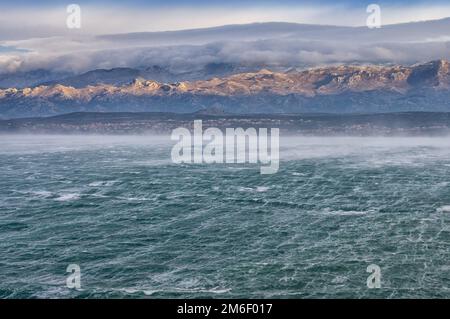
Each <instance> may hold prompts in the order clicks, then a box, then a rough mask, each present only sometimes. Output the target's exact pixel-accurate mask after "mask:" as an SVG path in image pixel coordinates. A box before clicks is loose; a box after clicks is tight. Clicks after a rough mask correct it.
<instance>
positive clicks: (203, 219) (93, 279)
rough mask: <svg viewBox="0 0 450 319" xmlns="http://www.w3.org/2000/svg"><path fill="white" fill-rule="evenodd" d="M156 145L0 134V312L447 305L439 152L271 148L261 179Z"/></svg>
mask: <svg viewBox="0 0 450 319" xmlns="http://www.w3.org/2000/svg"><path fill="white" fill-rule="evenodd" d="M172 146H173V142H172V141H170V139H169V138H168V137H165V136H145V135H140V136H95V135H85V136H83V135H66V136H59V135H1V136H0V167H1V174H0V298H183V299H188V298H450V138H446V137H302V136H298V137H289V138H282V140H281V148H280V167H279V171H278V172H277V173H276V174H271V175H262V174H261V173H260V165H259V164H186V163H185V164H175V163H173V162H172V160H171V148H172ZM70 265H72V266H71V267H72V268H70V267H69V266H70ZM73 265H76V267H78V270H79V271H78V272H76V273H75V275H77V276H78V277H77V278H78V280H79V285H78V286H76V287H74V286H73V285H72V286H71V285H70V284H71V283H72V284H73V282H72V281H71V280H72V279H73V275H74V273H73V272H71V271H70V269H73ZM369 266H372V268H370V267H369ZM373 267H376V269H378V270H379V271H378V273H377V276H378V277H377V278H378V279H379V286H376V287H374V286H373V285H370V284H369V283H368V281H369V282H371V278H372V279H373V277H371V276H373V272H372V271H371V269H373ZM68 270H69V271H68Z"/></svg>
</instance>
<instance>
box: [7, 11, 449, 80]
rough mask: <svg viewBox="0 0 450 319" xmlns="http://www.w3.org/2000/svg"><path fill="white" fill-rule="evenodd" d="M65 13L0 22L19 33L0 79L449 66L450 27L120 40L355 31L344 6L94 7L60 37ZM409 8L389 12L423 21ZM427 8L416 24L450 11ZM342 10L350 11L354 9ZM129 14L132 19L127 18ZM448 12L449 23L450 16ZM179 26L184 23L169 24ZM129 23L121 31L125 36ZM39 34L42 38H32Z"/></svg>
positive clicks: (408, 26) (402, 26)
mask: <svg viewBox="0 0 450 319" xmlns="http://www.w3.org/2000/svg"><path fill="white" fill-rule="evenodd" d="M61 8H62V9H64V7H61ZM61 8H56V7H52V8H51V9H45V10H44V9H42V10H43V11H38V12H37V13H35V19H32V18H31V17H32V13H31V12H28V11H27V10H24V11H23V12H22V13H20V14H21V15H23V16H25V17H27V19H24V20H23V21H24V22H23V25H21V26H18V25H17V23H16V24H15V25H13V23H12V21H14V20H15V21H19V20H18V18H19V15H18V14H19V13H17V12H16V13H14V12H11V14H9V12H7V13H6V14H2V16H1V18H0V28H1V26H2V25H4V26H7V27H8V28H10V29H11V28H12V29H14V27H16V29H17V30H19V31H20V32H19V31H17V30H16V31H17V32H16V31H15V32H16V33H14V32H13V33H14V34H13V35H5V34H4V33H1V34H0V39H1V38H2V37H3V38H10V39H9V40H3V41H0V73H9V72H14V71H28V70H34V69H38V68H46V69H49V70H54V71H63V72H73V73H80V72H84V71H88V70H92V69H96V68H114V67H145V66H150V65H159V66H163V67H166V68H168V69H170V70H171V71H172V72H175V73H181V72H187V71H192V70H196V69H200V68H202V67H203V66H204V65H205V64H208V63H211V62H218V63H222V62H226V63H232V64H236V65H247V66H251V65H254V66H267V67H274V68H276V67H280V68H283V67H286V68H287V67H308V66H316V65H322V64H330V63H403V64H410V63H415V62H421V61H427V60H434V59H442V58H450V56H449V52H450V51H449V48H450V46H449V39H450V19H443V20H436V21H428V22H420V23H408V24H399V25H389V26H383V27H382V28H381V29H368V28H367V27H342V26H341V27H339V26H327V25H304V24H292V23H255V24H246V25H230V26H224V27H213V28H206V29H191V30H184V31H173V32H143V33H124V32H125V31H130V30H131V31H138V30H141V29H142V30H148V29H151V28H155V29H158V28H163V27H164V28H169V27H170V26H172V27H174V28H175V27H177V26H178V27H182V26H185V25H189V26H193V25H202V24H206V25H211V24H214V23H225V22H226V21H233V22H237V21H238V22H250V21H253V20H255V21H265V20H269V19H276V18H280V19H281V18H284V19H285V20H296V19H297V18H296V17H299V18H298V19H297V20H301V21H303V22H305V21H309V20H311V21H316V22H323V23H324V22H326V21H328V19H330V21H331V22H335V24H339V23H338V22H341V23H340V24H344V23H343V21H340V19H342V18H343V17H344V18H348V17H350V18H348V19H346V22H347V24H352V22H355V21H357V20H358V19H359V18H358V19H356V18H355V19H352V17H353V15H351V14H350V15H349V16H348V17H347V16H346V15H345V14H344V13H345V12H344V11H342V10H344V8H343V7H333V6H328V7H326V8H322V9H321V10H318V7H308V10H306V7H302V8H303V9H305V11H302V12H300V11H299V10H300V9H299V8H292V9H291V10H290V11H289V12H286V10H284V9H283V10H282V9H278V10H279V11H277V10H275V9H276V8H272V9H273V10H272V11H270V12H269V11H268V9H264V8H262V7H261V8H260V9H259V10H253V11H251V10H244V11H240V12H239V10H231V9H228V10H229V11H226V10H225V11H223V12H222V11H221V12H222V15H219V16H214V15H213V14H212V13H217V12H216V11H214V10H216V9H214V8H208V9H204V10H205V11H202V10H196V14H197V15H196V16H195V17H194V15H195V14H194V12H193V11H189V10H187V9H182V8H178V9H176V10H174V9H172V10H171V11H170V12H166V11H161V10H163V9H161V8H160V9H158V10H159V11H158V10H156V11H154V12H149V11H143V12H136V10H135V9H132V8H129V9H124V11H123V12H120V13H118V12H116V8H109V9H105V10H104V11H102V12H101V13H98V10H100V9H98V8H94V9H95V10H94V9H93V10H92V11H90V10H85V11H83V12H85V13H84V14H85V15H86V17H85V18H83V19H84V20H83V23H82V25H83V29H82V30H79V31H77V30H74V31H73V30H68V29H65V20H64V19H65V15H66V13H65V10H62V11H61ZM414 8H418V7H417V6H416V7H411V8H409V9H408V10H409V11H408V10H407V12H403V11H401V8H400V7H397V8H394V9H392V10H393V11H392V12H396V13H397V14H398V16H397V19H400V20H401V19H407V18H411V17H412V16H413V15H415V16H419V13H414V12H415V11H414V10H415V9H414ZM433 8H434V7H427V9H426V10H425V11H424V12H425V13H424V12H422V13H421V14H422V15H420V17H430V16H433V17H434V16H437V15H438V14H441V15H442V14H446V12H447V11H446V10H447V9H446V8H447V7H440V9H441V10H442V11H441V12H438V11H436V10H437V9H436V8H434V9H433ZM96 10H97V11H96ZM127 10H128V11H127ZM164 10H168V9H167V8H165V9H164ZM190 10H193V9H192V8H191V9H190ZM208 10H213V11H208ZM230 10H231V11H230ZM339 10H340V11H339ZM347 10H350V11H349V12H356V11H355V10H357V9H355V8H351V9H348V8H347ZM232 11H235V12H232ZM236 11H237V12H236ZM357 12H358V14H356V13H355V16H358V17H360V18H361V19H362V21H364V17H365V15H366V13H365V11H364V10H363V11H362V12H360V11H359V9H358V11H357ZM392 12H391V11H388V12H386V13H384V14H383V21H384V22H386V20H387V21H389V19H390V18H389V17H390V15H391V14H392ZM183 13H184V16H183ZM347 13H348V12H347ZM133 14H134V15H135V16H134V17H133V18H131V16H132V15H133ZM448 14H449V15H450V10H449V11H448ZM23 16H22V17H23ZM181 16H183V17H181ZM171 17H173V20H172V18H171ZM177 17H178V18H179V17H181V18H180V19H181V20H179V21H178V20H177ZM40 19H43V20H44V21H45V22H43V23H42V24H39V27H37V28H36V30H35V32H36V34H35V35H36V36H34V37H31V38H28V36H29V32H31V31H30V28H33V27H34V26H35V24H36V21H39V20H40ZM227 19H230V20H227ZM308 19H309V20H308ZM188 20H189V21H191V22H189V21H188ZM194 20H195V22H192V21H194ZM213 20H214V22H213ZM338 20H339V21H338ZM170 21H172V22H170ZM175 21H177V22H176V23H180V24H179V25H175ZM183 21H184V22H183ZM358 21H359V20H358ZM188 22H189V23H190V24H189V23H188ZM164 23H165V24H164ZM171 23H172V24H171ZM355 24H356V23H355ZM61 25H63V27H61ZM125 25H126V30H125V29H123V26H125ZM12 29H11V30H12ZM54 30H58V32H59V33H60V34H57V33H58V32H56V34H57V35H55V32H54ZM105 30H114V31H116V32H118V34H111V35H96V32H100V31H101V32H100V33H105ZM72 31H73V32H72ZM119 31H122V32H119ZM21 32H22V33H21ZM47 32H50V33H49V34H47ZM41 33H42V34H41ZM38 34H41V35H44V34H47V36H43V37H38V36H37V35H38ZM14 35H15V36H14ZM19 35H22V36H25V35H26V37H25V38H22V37H21V36H19ZM49 35H51V36H49Z"/></svg>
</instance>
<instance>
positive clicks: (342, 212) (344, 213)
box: [324, 210, 368, 216]
mask: <svg viewBox="0 0 450 319" xmlns="http://www.w3.org/2000/svg"><path fill="white" fill-rule="evenodd" d="M324 213H325V214H326V215H336V216H361V215H367V213H368V212H366V211H357V210H348V211H347V210H336V211H325V212H324Z"/></svg>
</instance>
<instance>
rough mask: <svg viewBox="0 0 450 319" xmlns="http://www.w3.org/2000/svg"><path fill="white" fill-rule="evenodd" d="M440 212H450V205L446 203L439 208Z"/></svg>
mask: <svg viewBox="0 0 450 319" xmlns="http://www.w3.org/2000/svg"><path fill="white" fill-rule="evenodd" d="M437 212H438V213H450V205H444V206H441V207H439V208H438V209H437Z"/></svg>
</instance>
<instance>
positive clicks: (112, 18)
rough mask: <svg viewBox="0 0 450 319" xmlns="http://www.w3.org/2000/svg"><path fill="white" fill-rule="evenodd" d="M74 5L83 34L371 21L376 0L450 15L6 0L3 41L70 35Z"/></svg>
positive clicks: (430, 6)
mask: <svg viewBox="0 0 450 319" xmlns="http://www.w3.org/2000/svg"><path fill="white" fill-rule="evenodd" d="M71 3H76V4H79V5H80V7H81V9H82V28H81V29H80V30H77V31H78V32H79V33H82V34H112V33H128V32H144V31H166V30H182V29H194V28H205V27H211V26H220V25H227V24H244V23H252V22H268V21H283V22H294V23H307V24H326V25H330V24H331V25H350V26H357V25H364V24H365V21H366V18H367V13H366V8H367V5H368V4H371V3H375V4H379V5H380V7H381V8H382V14H383V15H382V18H383V23H384V24H393V23H401V22H410V21H421V20H431V19H440V18H444V17H450V3H449V1H439V0H438V1H419V0H411V1H406V0H390V1H377V0H369V1H364V0H363V1H356V0H343V1H330V0H318V1H317V0H316V1H301V0H277V1H268V0H227V1H223V0H222V1H217V0H190V1H187V0H172V1H170V0H169V1H168V0H166V1H163V0H150V1H143V0H127V1H102V0H100V1H84V0H73V1H61V0H58V1H55V0H42V1H36V0H33V1H31V0H16V1H1V2H0V40H1V39H8V40H12V39H24V38H31V37H47V36H58V35H65V34H68V33H69V31H70V30H67V28H66V25H65V20H66V18H67V12H66V7H67V5H68V4H71ZM72 31H73V30H72ZM72 33H74V32H72Z"/></svg>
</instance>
